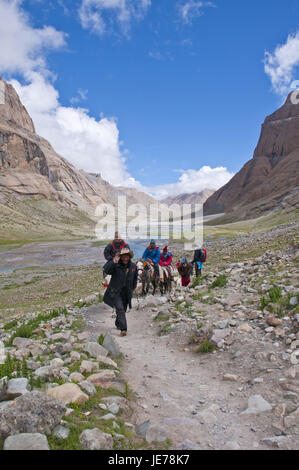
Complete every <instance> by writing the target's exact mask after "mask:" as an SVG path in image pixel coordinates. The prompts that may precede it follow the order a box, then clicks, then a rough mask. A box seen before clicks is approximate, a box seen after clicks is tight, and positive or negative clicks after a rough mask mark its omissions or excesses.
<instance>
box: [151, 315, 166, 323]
mask: <svg viewBox="0 0 299 470" xmlns="http://www.w3.org/2000/svg"><path fill="white" fill-rule="evenodd" d="M169 318H170V315H167V314H163V315H156V316H155V318H154V322H163V321H168V320H169Z"/></svg>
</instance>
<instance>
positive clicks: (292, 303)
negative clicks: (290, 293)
mask: <svg viewBox="0 0 299 470" xmlns="http://www.w3.org/2000/svg"><path fill="white" fill-rule="evenodd" d="M289 303H290V305H291V306H292V307H296V305H298V303H299V302H298V299H297V297H292V298H291V299H290V302H289Z"/></svg>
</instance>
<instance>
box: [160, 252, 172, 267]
mask: <svg viewBox="0 0 299 470" xmlns="http://www.w3.org/2000/svg"><path fill="white" fill-rule="evenodd" d="M159 265H160V266H171V265H172V253H169V252H168V253H167V255H164V254H163V253H162V254H161V258H160V261H159Z"/></svg>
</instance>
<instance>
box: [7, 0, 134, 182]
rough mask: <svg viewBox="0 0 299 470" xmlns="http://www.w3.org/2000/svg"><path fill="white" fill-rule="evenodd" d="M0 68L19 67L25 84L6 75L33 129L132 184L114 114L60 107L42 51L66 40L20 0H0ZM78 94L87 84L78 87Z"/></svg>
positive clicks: (68, 154) (76, 158)
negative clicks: (37, 24)
mask: <svg viewBox="0 0 299 470" xmlns="http://www.w3.org/2000/svg"><path fill="white" fill-rule="evenodd" d="M0 10H1V16H0V73H5V74H8V76H12V75H13V74H15V73H19V74H21V75H22V76H23V78H24V79H25V84H23V83H20V81H17V80H14V79H12V80H10V82H11V83H12V85H13V86H14V87H15V89H16V91H17V92H18V94H19V96H20V98H21V101H22V102H23V103H24V105H25V106H26V108H27V110H28V112H29V114H30V115H31V117H32V118H33V121H34V124H35V127H36V130H37V133H38V134H39V135H41V136H42V137H45V138H46V139H48V140H49V141H50V143H51V144H52V145H53V147H54V148H55V150H56V151H57V152H58V153H59V154H60V155H61V156H63V157H65V158H67V159H68V160H69V161H70V162H71V163H73V164H74V165H75V166H76V167H77V168H82V169H84V170H87V171H91V172H97V173H102V176H103V178H105V179H106V180H107V181H109V182H111V183H113V184H119V185H120V184H123V185H124V184H128V185H130V186H134V185H137V184H138V183H137V182H135V180H134V178H132V177H131V176H130V175H129V173H128V172H127V170H126V163H125V159H124V157H123V155H122V152H121V148H120V147H121V144H120V141H119V131H118V127H117V123H116V121H115V119H111V118H106V117H101V119H99V120H96V119H94V118H93V117H91V116H89V114H88V110H86V109H82V108H75V107H64V106H62V105H61V103H60V102H59V92H58V90H56V89H55V87H54V85H53V83H52V81H51V78H53V74H52V73H51V72H50V71H49V70H48V68H47V62H46V52H47V50H49V49H59V48H61V47H62V46H64V45H65V37H66V35H65V33H63V32H58V31H56V30H55V29H54V28H52V27H51V26H44V27H43V28H42V29H36V28H34V27H32V26H31V25H30V19H29V17H28V15H27V14H26V13H25V12H24V10H23V9H22V1H21V0H12V1H7V0H0ZM78 94H79V96H80V98H81V99H83V100H84V99H85V98H86V94H87V90H82V89H79V90H78Z"/></svg>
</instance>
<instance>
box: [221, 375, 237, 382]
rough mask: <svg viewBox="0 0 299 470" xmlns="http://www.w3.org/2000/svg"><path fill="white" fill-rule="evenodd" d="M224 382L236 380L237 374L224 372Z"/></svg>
mask: <svg viewBox="0 0 299 470" xmlns="http://www.w3.org/2000/svg"><path fill="white" fill-rule="evenodd" d="M223 380H224V381H225V382H238V376H237V375H233V374H225V375H224V376H223Z"/></svg>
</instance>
